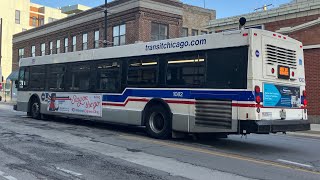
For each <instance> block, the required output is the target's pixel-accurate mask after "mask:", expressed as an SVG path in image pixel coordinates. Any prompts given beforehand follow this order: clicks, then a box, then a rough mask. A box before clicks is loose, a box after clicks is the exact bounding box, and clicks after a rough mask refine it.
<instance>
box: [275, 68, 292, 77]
mask: <svg viewBox="0 0 320 180" xmlns="http://www.w3.org/2000/svg"><path fill="white" fill-rule="evenodd" d="M278 78H280V79H290V68H289V67H287V66H278Z"/></svg>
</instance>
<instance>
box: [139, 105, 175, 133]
mask: <svg viewBox="0 0 320 180" xmlns="http://www.w3.org/2000/svg"><path fill="white" fill-rule="evenodd" d="M145 117H146V119H145V123H146V128H147V133H148V135H149V136H151V137H153V138H156V139H168V138H170V136H171V133H172V120H171V114H170V112H169V111H168V110H167V109H166V108H164V107H163V106H160V105H154V106H152V107H150V108H149V109H148V110H147V112H146V116H145Z"/></svg>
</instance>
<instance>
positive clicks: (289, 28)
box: [276, 18, 320, 34]
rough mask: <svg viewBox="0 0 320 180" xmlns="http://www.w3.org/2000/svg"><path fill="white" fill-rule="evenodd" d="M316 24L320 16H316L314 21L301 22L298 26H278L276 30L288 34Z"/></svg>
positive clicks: (318, 22)
mask: <svg viewBox="0 0 320 180" xmlns="http://www.w3.org/2000/svg"><path fill="white" fill-rule="evenodd" d="M318 24H320V18H318V19H316V20H314V21H310V22H307V23H304V24H301V25H299V26H294V27H284V28H280V29H279V30H277V31H276V32H278V33H282V34H289V33H292V32H296V31H300V30H302V29H306V28H309V27H312V26H315V25H318Z"/></svg>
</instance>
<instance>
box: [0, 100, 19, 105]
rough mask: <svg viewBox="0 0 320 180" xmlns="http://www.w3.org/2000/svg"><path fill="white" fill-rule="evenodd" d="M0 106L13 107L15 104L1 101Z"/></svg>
mask: <svg viewBox="0 0 320 180" xmlns="http://www.w3.org/2000/svg"><path fill="white" fill-rule="evenodd" d="M0 104H3V105H8V106H10V105H11V106H13V105H15V104H16V103H15V102H3V101H0Z"/></svg>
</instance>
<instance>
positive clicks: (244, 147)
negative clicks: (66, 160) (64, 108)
mask: <svg viewBox="0 0 320 180" xmlns="http://www.w3.org/2000/svg"><path fill="white" fill-rule="evenodd" d="M46 121H47V122H55V123H59V124H69V125H75V126H77V127H72V128H70V127H65V128H64V130H74V129H76V128H79V129H80V130H83V128H89V129H90V130H91V131H92V129H91V128H94V129H99V130H107V131H110V132H111V133H109V132H108V134H107V135H106V136H109V135H112V134H113V135H115V134H119V133H126V134H129V135H134V136H141V137H143V138H146V139H150V140H154V139H152V138H150V137H149V136H148V135H147V133H146V131H145V128H144V127H138V126H130V125H123V124H114V123H110V122H105V121H92V120H84V119H76V118H64V117H56V118H54V119H46V120H43V122H46ZM40 126H43V127H41V128H43V129H50V127H49V126H48V124H43V125H40ZM94 129H93V130H94ZM102 132H103V131H102ZM83 133H84V132H83ZM83 135H84V136H85V134H83ZM103 135H105V133H102V134H101V136H103ZM250 136H251V135H248V137H247V139H246V138H245V137H244V138H240V135H239V136H238V137H237V136H234V135H231V136H229V138H212V139H205V140H202V139H196V138H194V136H192V135H187V136H185V137H184V138H179V139H169V140H164V141H166V142H170V143H175V144H184V145H193V146H198V145H199V146H200V147H201V148H209V149H214V150H223V151H229V152H232V153H250V154H251V155H261V153H263V154H273V155H274V154H275V153H276V154H282V153H294V152H296V151H295V150H293V149H289V148H286V147H285V146H279V145H278V144H263V143H264V142H263V139H262V140H259V139H257V137H258V138H259V135H254V136H255V139H256V140H254V141H253V140H252V139H250ZM261 136H266V135H261ZM235 137H236V138H235ZM274 138H276V137H274ZM159 141H160V140H159ZM161 141H163V140H161Z"/></svg>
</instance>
